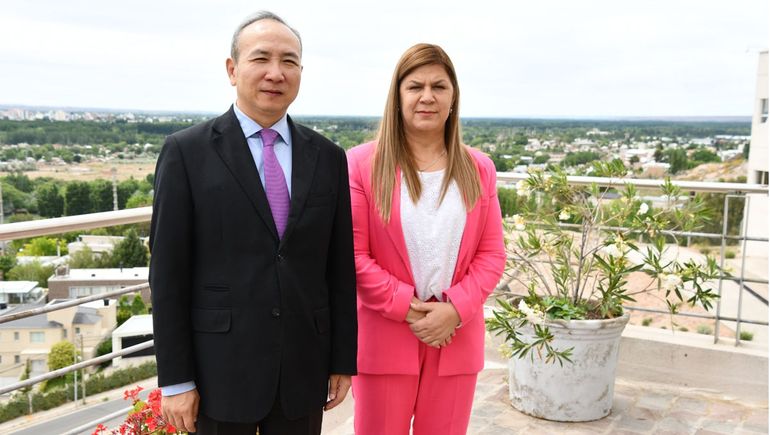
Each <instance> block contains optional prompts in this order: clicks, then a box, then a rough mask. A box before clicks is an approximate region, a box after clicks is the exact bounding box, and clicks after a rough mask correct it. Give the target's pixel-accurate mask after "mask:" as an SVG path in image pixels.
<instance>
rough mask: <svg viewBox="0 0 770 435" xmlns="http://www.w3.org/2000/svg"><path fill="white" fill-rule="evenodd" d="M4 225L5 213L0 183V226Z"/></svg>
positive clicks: (1, 184) (0, 183) (0, 184)
mask: <svg viewBox="0 0 770 435" xmlns="http://www.w3.org/2000/svg"><path fill="white" fill-rule="evenodd" d="M4 223H5V211H4V210H3V183H2V181H0V225H2V224H4Z"/></svg>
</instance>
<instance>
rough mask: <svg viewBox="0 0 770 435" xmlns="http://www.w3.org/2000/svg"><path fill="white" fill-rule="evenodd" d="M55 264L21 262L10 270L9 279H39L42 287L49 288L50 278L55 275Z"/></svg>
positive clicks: (38, 281) (38, 282) (38, 283)
mask: <svg viewBox="0 0 770 435" xmlns="http://www.w3.org/2000/svg"><path fill="white" fill-rule="evenodd" d="M53 269H54V268H53V266H43V265H42V264H40V262H39V261H33V262H31V263H27V264H19V265H16V266H14V267H13V268H12V269H11V270H9V271H8V280H9V281H37V285H39V286H40V287H44V288H48V278H50V277H51V275H53Z"/></svg>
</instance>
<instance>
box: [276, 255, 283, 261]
mask: <svg viewBox="0 0 770 435" xmlns="http://www.w3.org/2000/svg"><path fill="white" fill-rule="evenodd" d="M276 259H278V262H279V263H280V262H282V261H283V255H281V254H278V256H277V257H276Z"/></svg>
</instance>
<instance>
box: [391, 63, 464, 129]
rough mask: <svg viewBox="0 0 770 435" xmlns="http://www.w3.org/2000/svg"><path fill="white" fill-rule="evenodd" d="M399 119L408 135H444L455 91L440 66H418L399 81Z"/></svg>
mask: <svg viewBox="0 0 770 435" xmlns="http://www.w3.org/2000/svg"><path fill="white" fill-rule="evenodd" d="M399 93H400V95H401V116H402V117H403V119H404V126H405V128H406V131H407V133H431V132H432V133H435V132H440V133H442V134H443V131H444V125H445V123H446V120H447V118H448V117H449V109H450V108H451V107H452V101H453V100H454V88H453V87H452V81H451V80H450V79H449V75H448V74H447V72H446V70H444V67H443V66H441V65H424V66H421V67H419V68H417V69H415V70H414V71H412V72H411V73H410V74H408V75H407V76H406V77H404V79H403V80H401V85H400V86H399Z"/></svg>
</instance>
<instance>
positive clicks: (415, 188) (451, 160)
mask: <svg viewBox="0 0 770 435" xmlns="http://www.w3.org/2000/svg"><path fill="white" fill-rule="evenodd" d="M425 65H440V66H442V67H444V69H445V70H446V73H447V75H448V76H449V79H450V81H451V82H452V88H453V97H452V105H451V110H450V112H449V118H448V119H447V120H446V124H445V125H444V142H445V143H446V148H447V150H446V151H447V159H448V163H447V168H446V172H445V173H444V182H443V184H442V186H441V200H443V199H444V196H445V195H446V192H447V190H448V188H449V183H450V182H451V180H454V181H455V183H456V184H457V187H458V189H459V190H460V194H461V195H462V197H463V201H464V203H465V207H466V209H467V210H470V209H472V208H473V206H474V205H475V204H476V201H477V200H478V198H479V196H481V182H480V181H479V175H478V171H477V170H476V164H475V163H474V161H473V158H472V157H471V155H470V153H469V152H468V150H466V149H465V147H464V146H463V145H462V142H461V139H460V114H459V112H460V111H459V106H460V87H459V86H458V84H457V74H456V73H455V68H454V65H452V61H451V60H450V59H449V56H448V55H447V54H446V52H445V51H444V50H443V49H442V48H441V47H439V46H438V45H433V44H417V45H415V46H413V47H411V48H409V49H408V50H406V52H405V53H404V54H403V55H402V56H401V59H399V61H398V64H397V65H396V69H395V71H393V78H392V79H391V82H390V89H389V90H388V99H387V102H386V103H385V113H384V115H383V116H382V121H381V122H380V129H379V131H378V133H377V145H376V149H375V152H374V159H373V162H372V165H373V167H372V180H371V181H372V192H373V194H374V203H375V206H376V207H377V210H378V211H379V213H380V217H382V220H383V221H384V222H388V221H389V220H390V212H391V204H392V197H393V188H394V187H395V184H396V168H397V167H400V168H401V172H402V173H403V174H404V179H405V181H406V186H407V189H408V190H409V197H410V198H411V199H412V201H413V202H415V203H416V202H417V200H418V199H419V198H420V193H421V191H422V185H421V184H420V178H419V176H418V175H417V163H416V161H415V158H414V156H413V155H412V153H411V151H410V150H409V147H408V146H407V144H406V135H405V132H404V118H403V117H402V116H401V111H400V107H401V93H400V92H399V88H400V86H401V81H402V80H403V79H404V77H406V76H407V75H409V74H410V73H412V72H413V71H414V70H415V69H417V68H419V67H422V66H425Z"/></svg>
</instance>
